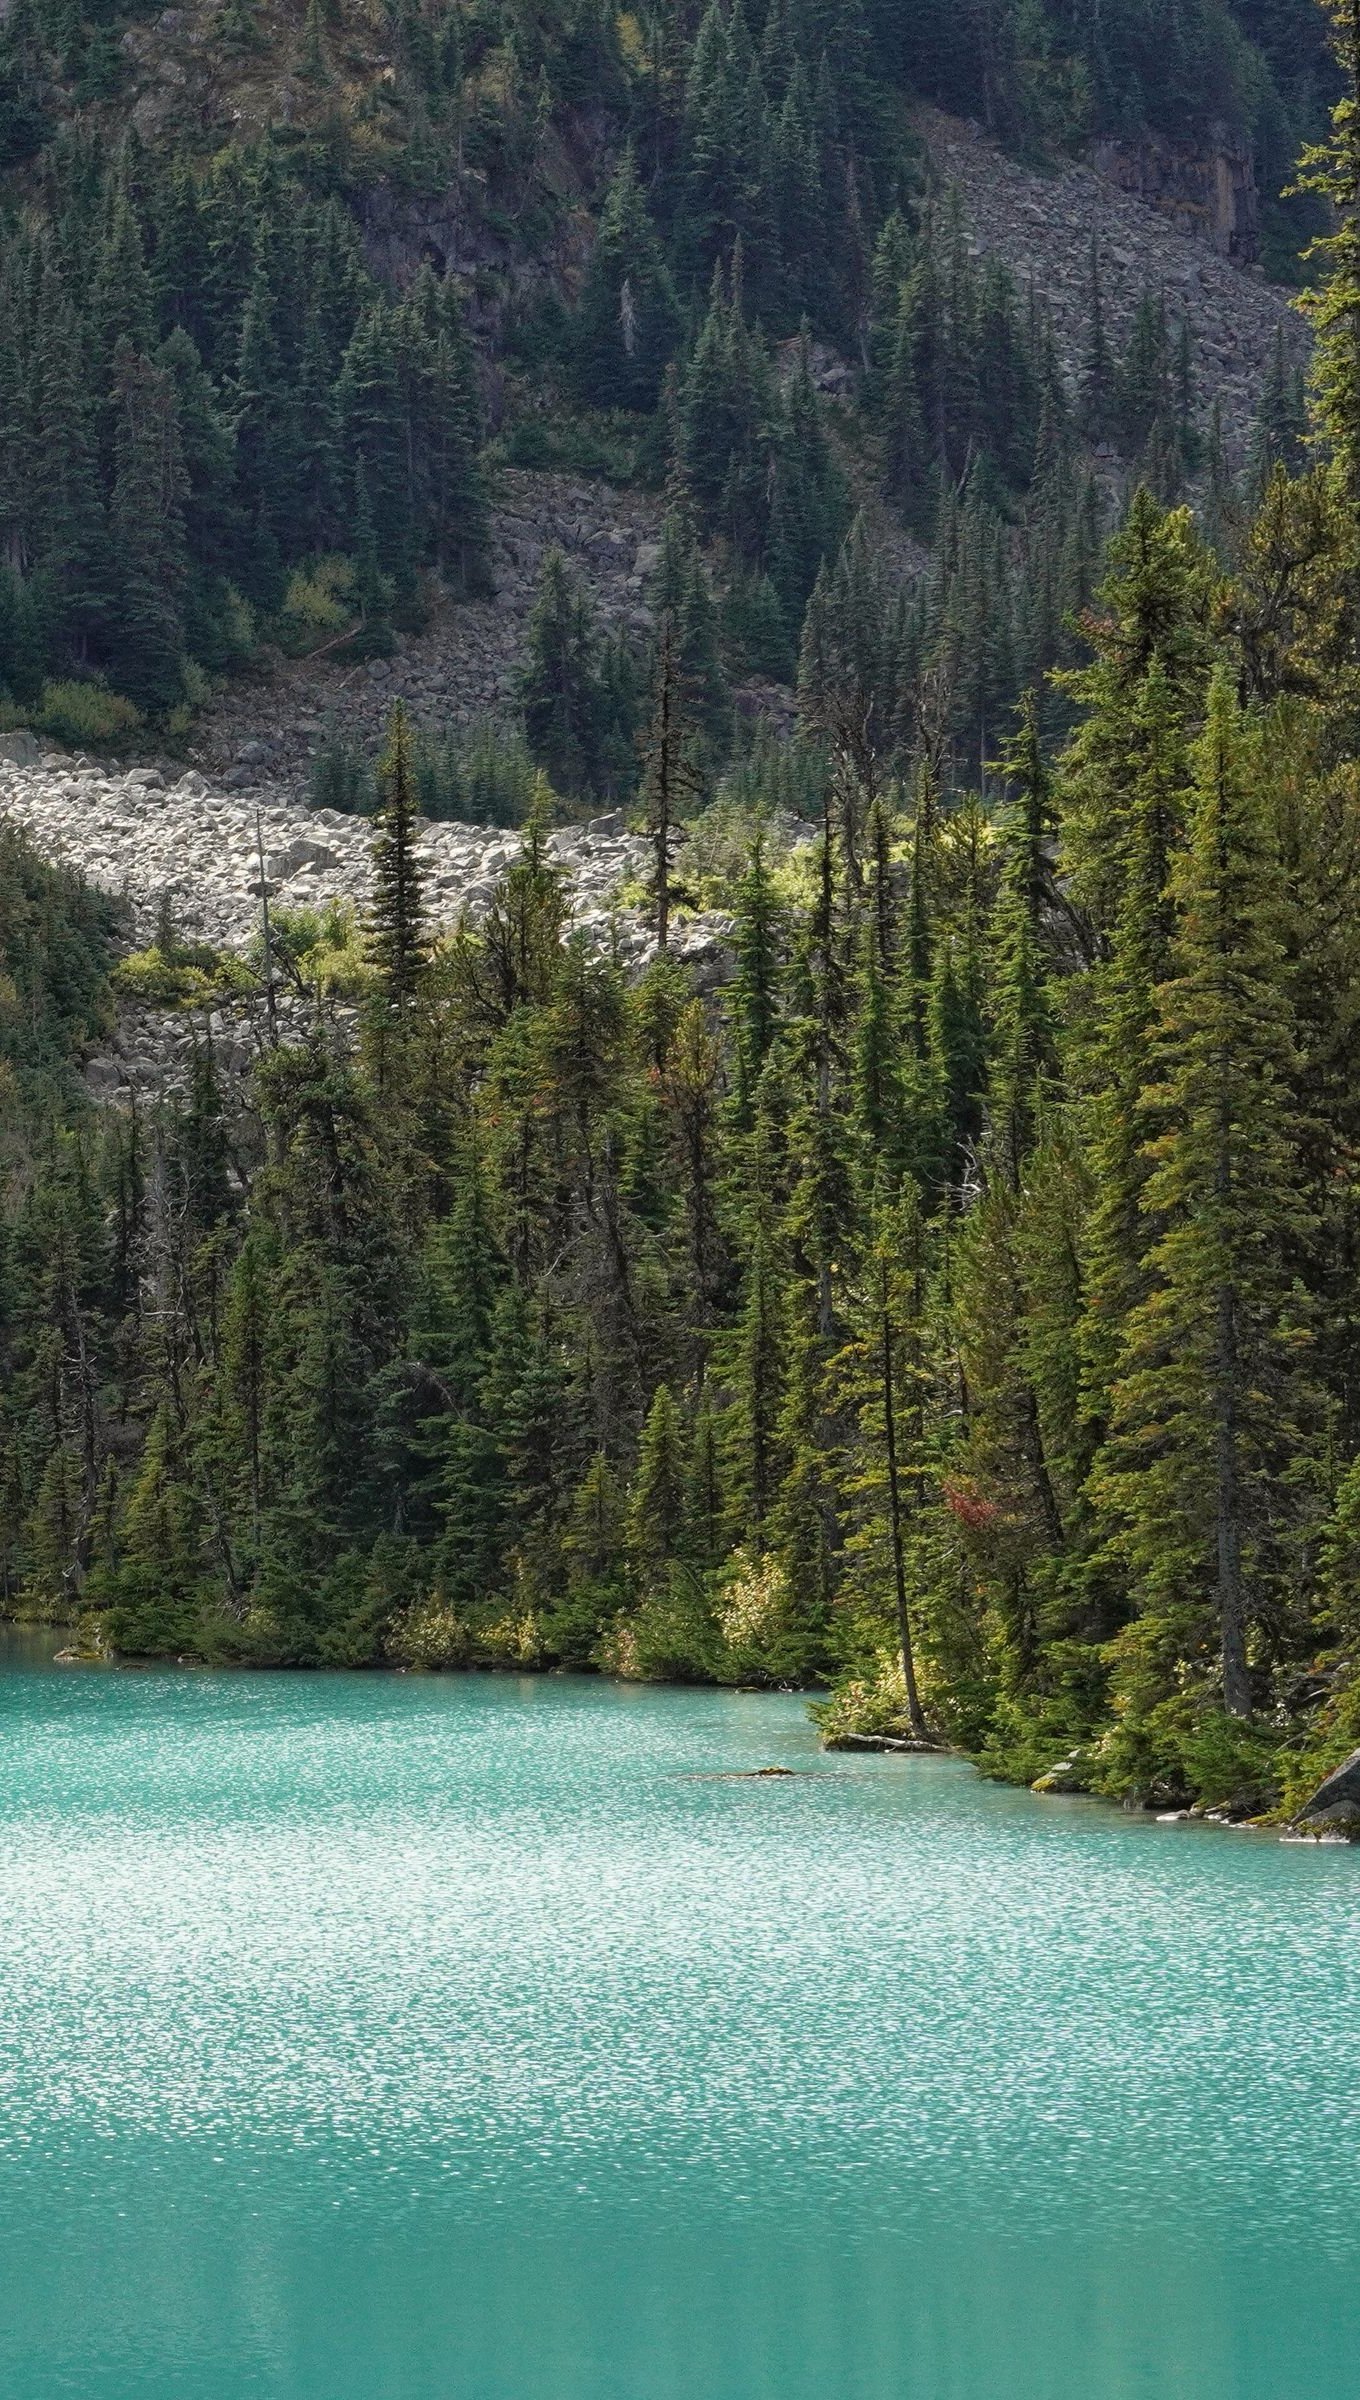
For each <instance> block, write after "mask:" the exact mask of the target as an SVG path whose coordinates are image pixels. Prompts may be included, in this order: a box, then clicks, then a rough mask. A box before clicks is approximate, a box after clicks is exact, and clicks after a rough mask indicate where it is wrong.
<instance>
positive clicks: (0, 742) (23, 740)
mask: <svg viewBox="0 0 1360 2400" xmlns="http://www.w3.org/2000/svg"><path fill="white" fill-rule="evenodd" d="M3 15H4V11H3V9H0V17H3ZM41 755H42V753H41V751H40V750H39V747H38V738H37V735H36V734H32V733H24V732H22V731H21V732H19V733H0V759H3V760H4V761H5V762H6V764H7V765H9V766H11V767H36V765H37V763H38V760H39V758H40V757H41Z"/></svg>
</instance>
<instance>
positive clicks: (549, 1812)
mask: <svg viewBox="0 0 1360 2400" xmlns="http://www.w3.org/2000/svg"><path fill="white" fill-rule="evenodd" d="M53 1646H54V1644H53V1641H52V1639H51V1638H50V1637H37V1638H30V1639H27V1640H18V1639H16V1638H15V1637H12V1636H11V1637H9V1639H8V1642H7V1644H6V1646H5V1648H4V1650H3V1652H0V2226H3V2243H2V2244H0V2390H2V2391H3V2392H4V2393H6V2394H7V2395H8V2394H13V2395H14V2400H57V2396H58V2395H62V2396H63V2400H65V2396H67V2395H69V2396H71V2400H257V2396H258V2400H1134V2396H1135V2395H1137V2396H1139V2400H1142V2396H1143V2395H1146V2396H1147V2400H1154V2396H1155V2400H1355V2394H1356V2391H1357V2388H1360V2272H1357V2269H1360V2227H1358V2225H1357V2203H1356V2195H1355V2161H1356V2154H1357V2134H1358V2133H1360V1855H1357V1854H1356V1853H1354V1852H1351V1851H1348V1850H1340V1849H1322V1850H1307V1849H1297V1848H1286V1847H1282V1846H1281V1845H1279V1844H1278V1843H1276V1842H1273V1841H1270V1840H1267V1839H1264V1838H1261V1837H1253V1836H1243V1835H1229V1834H1225V1833H1216V1832H1214V1831H1212V1830H1201V1829H1197V1828H1186V1827H1174V1828H1172V1827H1163V1826H1157V1825H1155V1824H1152V1823H1149V1822H1146V1821H1144V1820H1142V1819H1129V1818H1125V1817H1122V1816H1120V1815H1119V1814H1118V1813H1116V1812H1114V1811H1110V1810H1106V1809H1102V1808H1099V1807H1096V1806H1093V1805H1091V1804H1089V1803H1080V1802H1078V1803H1045V1802H1042V1801H1039V1800H1036V1799H1034V1798H1032V1797H1031V1796H1030V1795H1028V1794H1024V1793H1012V1792H1007V1791H1002V1790H998V1789H995V1788H993V1787H990V1786H988V1785H986V1784H983V1783H981V1782H979V1781H978V1780H977V1778H976V1777H975V1776H974V1775H973V1774H972V1773H971V1772H970V1771H969V1770H968V1769H967V1768H965V1767H963V1766H960V1765H958V1764H956V1763H954V1762H949V1761H943V1760H919V1759H903V1760H887V1759H884V1760H879V1759H867V1758H866V1759H859V1758H854V1759H850V1758H831V1759H822V1758H820V1757H819V1756H818V1754H817V1751H816V1749H815V1746H814V1740H813V1736H812V1734H811V1731H810V1729H809V1728H808V1726H807V1723H806V1719H805V1716H804V1711H803V1708H802V1705H801V1703H800V1702H798V1701H796V1700H785V1699H782V1698H764V1697H758V1698H748V1697H739V1696H736V1695H731V1694H719V1693H708V1692H696V1693H684V1692H670V1691H667V1692H655V1691H640V1690H629V1689H620V1688H618V1687H614V1686H610V1685H607V1684H603V1683H592V1682H589V1681H574V1680H573V1681H523V1682H521V1681H515V1680H506V1679H479V1678H470V1679H449V1680H442V1681H441V1680H436V1679H433V1678H430V1679H417V1678H401V1677H387V1676H353V1677H343V1676H321V1675H310V1676H273V1677H268V1676H238V1675H211V1674H194V1673H174V1672H165V1673H160V1672H156V1673H121V1674H113V1673H102V1672H98V1671H94V1672H81V1671H78V1670H70V1671H68V1670H56V1671H52V1670H51V1669H48V1668H46V1665H45V1662H46V1659H47V1658H48V1657H49V1656H50V1653H51V1650H52V1648H53ZM775 1763H779V1764H785V1765H793V1766H797V1767H799V1768H801V1769H803V1770H805V1772H803V1773H801V1774H800V1775H799V1776H798V1777H797V1779H796V1780H792V1781H779V1780H769V1781H764V1782H750V1781H741V1780H729V1779H727V1778H729V1777H730V1776H731V1775H732V1773H733V1771H734V1770H739V1769H748V1768H752V1767H757V1766H763V1765H767V1764H775Z"/></svg>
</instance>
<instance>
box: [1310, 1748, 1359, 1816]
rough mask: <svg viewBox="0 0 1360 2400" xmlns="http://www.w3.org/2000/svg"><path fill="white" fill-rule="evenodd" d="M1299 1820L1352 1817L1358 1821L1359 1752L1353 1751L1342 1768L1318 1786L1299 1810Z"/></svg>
mask: <svg viewBox="0 0 1360 2400" xmlns="http://www.w3.org/2000/svg"><path fill="white" fill-rule="evenodd" d="M1299 1815H1300V1817H1301V1818H1305V1819H1313V1818H1319V1817H1326V1818H1329V1819H1336V1818H1341V1817H1353V1818H1355V1819H1357V1820H1360V1750H1353V1751H1352V1752H1351V1755H1350V1757H1349V1758H1348V1759H1347V1760H1346V1761H1345V1764H1344V1765H1343V1766H1339V1767H1338V1768H1337V1770H1336V1772H1335V1774H1334V1775H1329V1776H1328V1778H1327V1780H1326V1782H1325V1783H1321V1784H1319V1785H1318V1788H1317V1790H1316V1791H1315V1792H1314V1794H1313V1797H1312V1799H1311V1800H1310V1801H1309V1802H1308V1804H1307V1806H1306V1807H1305V1808H1301V1809H1300V1810H1299Z"/></svg>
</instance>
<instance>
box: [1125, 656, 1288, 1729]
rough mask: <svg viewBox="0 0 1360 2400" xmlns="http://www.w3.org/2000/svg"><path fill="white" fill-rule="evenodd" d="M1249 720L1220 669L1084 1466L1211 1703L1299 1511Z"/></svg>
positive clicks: (1270, 925)
mask: <svg viewBox="0 0 1360 2400" xmlns="http://www.w3.org/2000/svg"><path fill="white" fill-rule="evenodd" d="M1263 768H1264V758H1263V750H1262V741H1261V733H1260V729H1259V728H1257V727H1253V726H1251V725H1250V724H1248V723H1246V722H1244V720H1243V719H1242V717H1241V715H1240V713H1239V711H1238V709H1237V706H1236V704H1235V702H1234V699H1233V695H1232V692H1231V688H1230V685H1229V682H1228V678H1227V675H1226V673H1225V672H1223V671H1222V670H1220V671H1219V672H1218V673H1217V675H1216V676H1215V680H1214V683H1213V686H1212V690H1211V693H1210V702H1209V716H1208V722H1207V725H1206V728H1205V731H1204V734H1203V736H1202V737H1201V739H1200V741H1199V743H1198V745H1197V748H1196V755H1195V785H1194V796H1193V802H1192V810H1191V821H1190V828H1189V837H1188V844H1187V847H1186V849H1185V851H1184V853H1183V854H1182V856H1181V858H1180V859H1179V861H1178V862H1177V865H1176V868H1175V870H1174V873H1173V893H1174V897H1175V900H1176V904H1177V912H1178V929H1177V934H1176V938H1175V941H1174V944H1173V954H1172V964H1173V972H1172V974H1171V976H1170V977H1169V979H1168V980H1167V981H1166V982H1165V983H1164V984H1163V985H1162V987H1161V989H1160V992H1159V995H1158V1007H1159V1027H1158V1036H1157V1065H1156V1083H1155V1085H1154V1087H1153V1089H1152V1090H1151V1092H1150V1094H1149V1099H1148V1105H1149V1106H1150V1107H1151V1109H1152V1110H1153V1112H1154V1122H1155V1127H1156V1138H1155V1146H1154V1147H1153V1148H1152V1149H1151V1152H1150V1156H1151V1159H1152V1173H1151V1176H1150V1178H1149V1182H1148V1186H1147V1193H1146V1201H1145V1205H1146V1208H1147V1210H1148V1212H1149V1214H1150V1217H1151V1222H1152V1226H1153V1228H1154V1232H1155V1239H1154V1240H1153V1243H1152V1246H1151V1248H1150V1250H1149V1253H1148V1256H1147V1259H1146V1261H1145V1271H1146V1273H1147V1276H1148V1285H1149V1288H1148V1291H1147V1295H1146V1297H1145V1298H1144V1299H1143V1300H1142V1301H1140V1302H1139V1304H1138V1305H1137V1306H1136V1307H1135V1308H1134V1309H1133V1311H1132V1313H1131V1315H1130V1316H1129V1318H1128V1319H1127V1321H1126V1331H1125V1340H1124V1349H1123V1354H1122V1357H1121V1360H1120V1363H1119V1373H1118V1381H1117V1383H1116V1385H1115V1389H1114V1395H1113V1409H1112V1414H1113V1426H1114V1431H1113V1435H1112V1439H1111V1443H1110V1445H1109V1447H1108V1449H1107V1452H1106V1454H1105V1456H1104V1458H1103V1460H1102V1461H1100V1462H1098V1465H1097V1468H1096V1470H1095V1474H1094V1476H1093V1493H1094V1497H1095V1499H1096V1502H1097V1505H1098V1507H1100V1508H1101V1509H1102V1510H1103V1511H1104V1512H1106V1515H1107V1519H1108V1521H1109V1523H1110V1525H1111V1529H1112V1531H1113V1532H1114V1535H1115V1539H1116V1541H1117V1543H1118V1547H1119V1550H1120V1552H1121V1554H1122V1555H1123V1556H1124V1557H1125V1558H1126V1559H1127V1561H1128V1565H1129V1568H1130V1571H1131V1573H1132V1576H1133V1578H1134V1584H1135V1589H1136V1590H1137V1592H1138V1594H1139V1597H1140V1601H1141V1605H1142V1607H1143V1609H1144V1611H1145V1612H1146V1613H1147V1615H1148V1616H1149V1617H1150V1618H1151V1619H1153V1620H1154V1621H1155V1623H1156V1625H1157V1627H1158V1630H1159V1632H1160V1636H1161V1639H1162V1640H1163V1642H1164V1643H1166V1644H1167V1645H1168V1647H1169V1649H1170V1652H1171V1654H1172V1655H1173V1656H1179V1657H1180V1658H1181V1659H1183V1660H1184V1661H1185V1662H1186V1663H1187V1665H1189V1666H1191V1667H1192V1668H1197V1669H1198V1670H1199V1671H1200V1673H1201V1674H1203V1673H1205V1672H1206V1671H1207V1669H1208V1664H1209V1657H1210V1655H1211V1653H1210V1651H1209V1649H1208V1647H1207V1645H1208V1640H1209V1633H1210V1629H1212V1631H1213V1634H1214V1636H1215V1637H1216V1644H1217V1650H1218V1662H1217V1663H1218V1682H1219V1688H1220V1689H1221V1693H1222V1702H1223V1707H1224V1708H1225V1710H1226V1711H1227V1713H1228V1714H1229V1715H1231V1716H1239V1717H1242V1716H1247V1715H1249V1714H1250V1713H1251V1711H1252V1708H1253V1706H1254V1697H1255V1695H1254V1690H1253V1662H1252V1637H1253V1628H1254V1627H1256V1626H1258V1625H1259V1624H1260V1622H1261V1619H1262V1616H1263V1613H1264V1612H1266V1611H1267V1610H1268V1608H1269V1606H1270V1600H1271V1595H1272V1592H1275V1591H1278V1590H1279V1588H1280V1586H1281V1583H1282V1582H1285V1581H1287V1579H1288V1577H1289V1575H1290V1572H1291V1567H1292V1558H1291V1549H1292V1546H1293V1544H1294V1543H1296V1542H1297V1541H1298V1540H1299V1539H1300V1538H1302V1534H1303V1529H1304V1527H1305V1526H1306V1524H1307V1522H1308V1494H1307V1487H1306V1481H1305V1483H1304V1485H1303V1488H1302V1489H1300V1486H1299V1483H1298V1481H1297V1480H1296V1482H1295V1484H1294V1487H1293V1492H1292V1495H1291V1498H1290V1502H1289V1504H1288V1505H1287V1506H1283V1505H1282V1503H1283V1501H1284V1498H1285V1493H1286V1491H1287V1490H1288V1489H1289V1486H1288V1485H1286V1484H1285V1483H1283V1482H1282V1481H1281V1472H1282V1468H1283V1464H1284V1457H1285V1455H1286V1453H1287V1452H1289V1451H1290V1450H1295V1451H1305V1452H1306V1442H1307V1434H1308V1425H1309V1415H1310V1408H1311V1406H1312V1405H1313V1403H1312V1395H1311V1391H1310V1385H1309V1377H1308V1368H1307V1348H1306V1339H1305V1337H1306V1332H1307V1322H1306V1309H1305V1308H1304V1306H1303V1303H1302V1298H1301V1295H1299V1294H1297V1292H1296V1288H1295V1264H1296V1260H1297V1256H1298V1250H1299V1244H1300V1242H1301V1240H1302V1238H1303V1235H1304V1223H1303V1216H1302V1210H1301V1206H1300V1196H1299V1191H1298V1167H1297V1154H1298V1123H1297V1118H1296V1115H1295V1103H1294V1099H1293V1092H1294V1087H1295V1083H1296V1079H1297V1075H1298V1057H1297V1052H1296V1048H1295V1044H1294V1037H1293V1031H1292V1027H1291V1023H1290V1006H1289V994H1288V985H1287V980H1286V957H1285V945H1284V918H1283V910H1284V888H1283V878H1282V874H1281V865H1280V858H1279V852H1278V847H1277V844H1276V841H1275V837H1274V831H1273V828H1272V826H1271V824H1270V820H1269V813H1268V803H1267V798H1266V793H1267V790H1268V784H1267V780H1266V776H1265V774H1264V772H1263Z"/></svg>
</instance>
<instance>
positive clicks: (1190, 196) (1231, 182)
mask: <svg viewBox="0 0 1360 2400" xmlns="http://www.w3.org/2000/svg"><path fill="white" fill-rule="evenodd" d="M1091 156H1092V163H1093V165H1094V166H1095V168H1096V169H1097V172H1098V173H1099V174H1101V175H1103V176H1105V177H1106V179H1107V180H1108V181H1109V182H1110V183H1112V184H1114V185H1115V186H1116V188H1117V189H1118V190H1120V191H1121V192H1128V193H1130V194H1131V195H1132V196H1133V197H1134V198H1135V199H1137V200H1141V201H1143V202H1145V203H1146V205H1147V206H1148V207H1149V208H1154V209H1156V211H1157V213H1158V215H1159V216H1163V217H1166V218H1167V219H1168V220H1169V222H1170V223H1171V224H1172V225H1174V226H1175V228H1176V230H1177V232H1179V233H1184V234H1188V235H1189V236H1190V238H1191V239H1192V240H1193V241H1200V242H1207V243H1208V244H1209V246H1210V248H1211V249H1213V250H1216V251H1217V252H1218V254H1219V256H1220V258H1229V259H1231V260H1232V261H1233V263H1234V265H1235V266H1239V267H1251V266H1255V264H1256V261H1257V259H1258V258H1259V257H1260V254H1261V208H1260V196H1259V194H1258V192H1257V189H1256V174H1255V169H1254V166H1253V163H1252V159H1251V155H1250V153H1249V152H1248V151H1246V150H1244V149H1242V148H1240V147H1238V146H1234V145H1231V144H1229V143H1227V142H1224V143H1223V144H1221V145H1219V146H1217V147H1215V148H1213V149H1212V150H1208V151H1205V150H1191V149H1188V148H1185V147H1183V146H1181V145H1178V144H1176V143H1174V142H1167V141H1159V140H1158V139H1156V138H1155V137H1149V138H1148V139H1147V140H1145V141H1141V142H1097V143H1096V144H1095V145H1094V148H1093V150H1092V153H1091Z"/></svg>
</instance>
